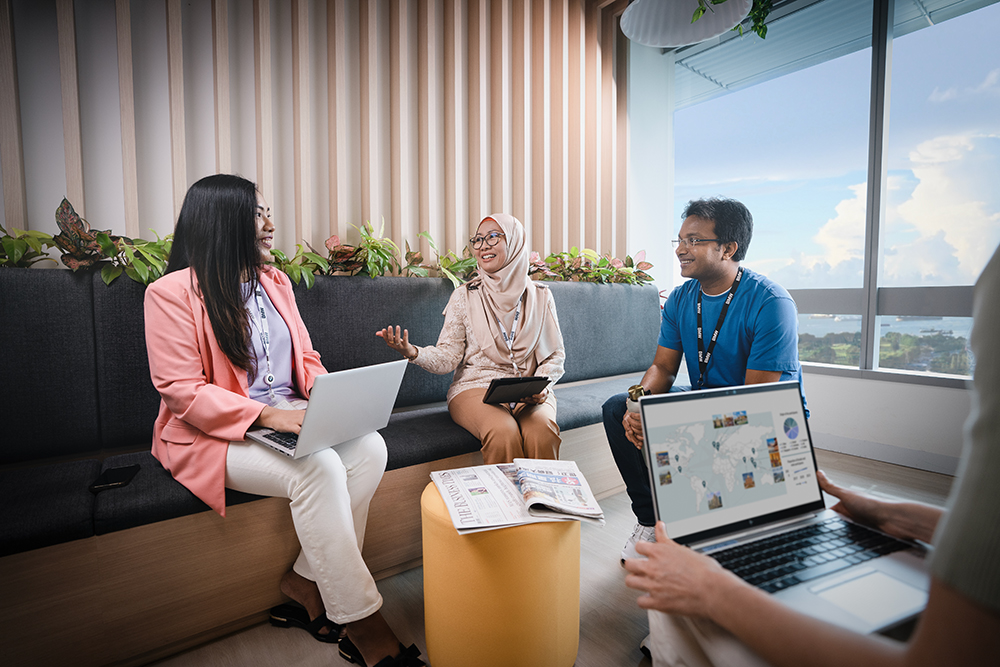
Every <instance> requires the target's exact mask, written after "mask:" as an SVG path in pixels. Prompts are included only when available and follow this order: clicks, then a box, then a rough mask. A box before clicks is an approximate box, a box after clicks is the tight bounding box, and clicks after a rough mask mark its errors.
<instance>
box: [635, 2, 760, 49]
mask: <svg viewBox="0 0 1000 667" xmlns="http://www.w3.org/2000/svg"><path fill="white" fill-rule="evenodd" d="M705 4H706V5H707V9H706V10H705V13H704V14H703V15H702V16H701V18H699V19H698V20H697V21H695V22H693V23H692V22H691V18H692V17H693V16H694V13H695V11H697V9H698V0H635V2H633V3H632V4H631V5H629V6H628V8H627V9H626V10H625V12H624V13H623V14H622V19H621V26H622V32H623V33H625V36H626V37H628V38H629V39H630V40H632V41H633V42H636V43H637V44H644V45H646V46H658V47H662V48H666V47H677V46H687V45H688V44H697V43H698V42H703V41H705V40H706V39H711V38H712V37H717V36H718V35H721V34H722V33H724V32H726V31H728V30H732V29H733V28H734V27H735V26H736V24H737V23H739V22H740V21H742V20H743V19H744V18H746V16H747V14H749V13H750V7H751V6H752V5H753V0H726V2H723V3H721V4H718V5H713V4H712V3H711V1H710V0H705Z"/></svg>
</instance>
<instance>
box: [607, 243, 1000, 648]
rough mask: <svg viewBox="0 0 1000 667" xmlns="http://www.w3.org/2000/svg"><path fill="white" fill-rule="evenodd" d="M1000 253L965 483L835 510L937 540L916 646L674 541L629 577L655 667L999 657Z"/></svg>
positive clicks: (982, 304) (979, 311) (853, 497)
mask: <svg viewBox="0 0 1000 667" xmlns="http://www.w3.org/2000/svg"><path fill="white" fill-rule="evenodd" d="M998 328H1000V249H998V250H997V251H995V252H994V255H993V258H992V259H991V260H990V262H989V264H988V265H987V266H986V268H985V269H984V271H983V273H982V275H981V276H980V278H979V281H978V282H977V283H976V288H975V300H974V306H973V328H972V335H971V337H970V347H971V349H972V353H973V354H974V355H975V358H976V369H975V377H974V379H973V390H972V412H971V414H970V415H969V418H968V420H967V421H966V426H965V443H964V447H963V451H962V457H961V461H960V463H959V469H958V476H957V479H956V483H955V484H954V486H953V487H952V491H951V495H950V496H949V498H948V502H947V506H946V508H945V509H944V510H941V509H940V508H936V507H930V506H927V505H921V504H918V503H903V502H888V501H884V500H878V499H875V498H869V497H867V496H864V495H862V494H858V493H855V492H853V491H849V490H847V489H844V488H841V487H839V486H836V485H834V484H833V483H832V482H830V481H829V480H828V479H827V478H826V477H825V476H824V475H822V474H820V475H819V480H820V484H821V486H822V487H823V490H824V491H826V492H827V493H829V494H831V495H833V496H835V497H836V498H838V500H839V501H840V502H839V503H837V505H835V506H834V507H833V509H834V510H836V511H839V512H841V513H842V514H844V515H846V516H848V517H850V518H851V519H852V520H854V521H858V522H861V523H867V524H869V525H871V526H873V527H875V528H877V529H879V530H881V531H882V532H885V533H887V534H890V535H893V536H895V537H900V538H904V539H918V540H923V541H925V542H932V543H933V544H934V545H935V549H934V551H933V553H932V555H931V556H930V558H931V562H930V571H931V584H930V596H929V598H928V601H927V607H926V609H925V610H924V612H923V614H922V615H921V618H920V620H919V622H918V624H917V626H916V629H915V630H914V633H913V635H912V637H911V638H910V640H909V642H908V643H906V644H903V643H898V642H892V641H888V640H886V639H884V638H881V637H877V636H870V635H862V634H857V633H852V632H849V631H846V630H843V629H841V628H838V627H836V626H833V625H830V624H827V623H824V622H822V621H820V620H817V619H815V618H812V617H807V616H804V615H802V614H799V613H797V612H795V611H792V610H791V609H789V608H788V607H786V606H785V605H783V604H781V603H780V602H778V601H777V600H776V599H774V598H773V597H771V596H770V595H768V594H766V593H764V592H763V591H761V590H760V589H758V588H755V587H753V586H750V585H749V584H747V583H744V582H743V581H742V580H741V579H739V578H737V577H736V575H734V574H732V573H730V572H729V571H728V570H724V569H722V567H721V566H719V565H718V564H717V563H716V562H715V560H713V559H712V558H710V557H708V556H706V555H703V554H700V553H698V552H695V551H693V550H691V549H688V548H685V547H683V546H681V545H679V544H677V543H675V542H672V541H671V540H670V538H669V537H668V535H667V533H666V529H665V528H664V525H663V523H662V522H661V523H658V524H657V525H656V538H657V539H656V543H655V544H650V543H644V544H639V545H638V546H637V547H636V550H637V552H638V554H639V555H640V556H643V557H644V558H636V559H629V560H627V561H626V563H625V568H626V570H627V571H628V572H629V574H628V575H627V576H626V578H625V583H626V584H627V585H628V586H630V587H632V588H635V589H638V590H641V591H645V592H646V594H645V595H643V596H641V597H640V598H639V599H638V604H639V606H640V607H642V608H644V609H648V610H650V613H649V626H650V638H649V640H650V641H649V643H650V649H651V652H652V654H653V664H654V665H665V664H669V665H677V664H683V665H707V664H715V665H726V664H728V665H740V666H741V667H742V666H744V665H757V664H770V665H794V666H796V667H800V666H807V665H851V666H854V665H876V664H877V665H880V666H882V667H891V666H893V665H993V664H996V660H997V656H998V655H1000V559H998V555H1000V497H998V496H1000V492H998V490H997V484H996V478H997V476H998V475H1000V348H998V347H997V345H996V333H995V332H996V331H997V329H998Z"/></svg>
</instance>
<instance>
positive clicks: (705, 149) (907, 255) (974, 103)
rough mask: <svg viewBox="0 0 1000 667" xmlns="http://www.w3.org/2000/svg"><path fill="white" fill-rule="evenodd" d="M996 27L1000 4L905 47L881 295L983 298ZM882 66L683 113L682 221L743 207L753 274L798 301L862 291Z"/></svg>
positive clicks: (999, 111) (894, 104)
mask: <svg viewBox="0 0 1000 667" xmlns="http://www.w3.org/2000/svg"><path fill="white" fill-rule="evenodd" d="M997 26H1000V3H997V4H994V5H991V6H989V7H986V8H984V9H980V10H978V11H975V12H971V13H969V14H966V15H964V16H960V17H958V18H954V19H951V20H949V21H945V22H942V23H940V24H938V25H936V26H934V27H933V28H930V29H923V30H918V31H916V32H913V33H910V34H908V35H904V36H902V37H899V38H897V39H896V40H895V41H894V43H893V52H892V79H891V85H892V88H891V93H890V105H889V108H890V116H889V131H888V146H887V168H888V170H887V171H888V173H887V183H886V187H887V190H888V192H887V198H886V217H885V224H884V226H883V235H882V239H881V246H882V248H883V254H882V266H881V271H882V275H881V279H880V284H881V285H882V286H887V287H903V286H916V285H971V284H973V283H974V282H975V279H976V277H977V276H978V275H979V273H980V272H981V271H982V269H983V267H984V266H985V264H986V262H987V261H988V260H989V258H990V256H991V255H992V254H993V251H994V249H995V248H996V247H997V245H998V244H1000V48H997V46H996V37H995V32H996V28H997ZM777 27H778V26H775V29H777ZM870 59H871V49H865V50H863V51H858V52H856V53H852V54H849V55H847V56H843V57H841V58H838V59H836V60H832V61H829V62H826V63H822V64H820V65H817V66H814V67H811V68H809V69H806V70H802V71H799V72H795V73H793V74H790V75H786V76H784V77H780V78H778V79H774V80H771V81H768V82H766V83H763V84H760V85H757V86H754V87H751V88H748V89H745V90H742V91H737V92H734V93H730V94H728V95H725V96H722V97H719V98H716V99H714V100H710V101H708V102H704V103H701V104H698V105H694V106H692V107H688V108H685V109H681V110H680V111H677V112H676V113H675V114H674V131H675V137H676V138H675V165H676V167H675V168H676V184H675V219H676V220H680V216H681V211H682V210H683V207H684V205H685V204H686V203H687V201H689V200H690V199H694V198H698V197H703V196H712V195H723V196H728V197H734V198H736V199H739V200H740V201H742V202H743V203H744V204H746V205H747V207H748V208H749V209H750V211H751V213H752V214H753V216H754V236H753V241H752V242H751V244H750V247H749V249H748V254H747V258H746V260H745V262H744V264H745V265H746V266H747V267H749V268H751V269H754V270H757V271H760V272H762V273H765V274H767V275H768V276H770V277H771V278H773V279H775V280H777V281H778V282H779V283H781V284H782V285H784V286H785V287H786V288H790V289H795V288H809V287H861V285H862V264H863V258H864V224H865V199H866V194H867V186H866V180H867V175H866V170H867V153H868V111H869V110H868V106H869V77H870V68H871V63H870ZM706 118H711V119H726V121H727V122H713V123H712V125H711V127H712V129H711V131H710V132H709V131H706V130H705V127H706V123H705V119H706ZM681 280H682V279H681V278H680V277H679V275H678V274H676V267H675V284H678V283H679V282H680V281H681Z"/></svg>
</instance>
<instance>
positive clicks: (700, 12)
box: [691, 7, 705, 23]
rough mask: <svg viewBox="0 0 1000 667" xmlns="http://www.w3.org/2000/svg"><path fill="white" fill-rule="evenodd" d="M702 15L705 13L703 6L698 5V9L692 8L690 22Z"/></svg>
mask: <svg viewBox="0 0 1000 667" xmlns="http://www.w3.org/2000/svg"><path fill="white" fill-rule="evenodd" d="M704 15H705V8H704V7H698V9H696V10H694V16H692V17H691V23H694V22H695V21H697V20H698V19H700V18H701V17H702V16H704Z"/></svg>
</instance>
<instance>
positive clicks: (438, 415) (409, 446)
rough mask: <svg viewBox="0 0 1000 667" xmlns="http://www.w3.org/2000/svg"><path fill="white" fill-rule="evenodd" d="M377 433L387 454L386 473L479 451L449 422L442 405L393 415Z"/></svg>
mask: <svg viewBox="0 0 1000 667" xmlns="http://www.w3.org/2000/svg"><path fill="white" fill-rule="evenodd" d="M379 433H380V434H382V437H383V438H384V439H385V446H386V449H388V450H389V461H388V463H386V470H395V469H396V468H405V467H406V466H411V465H415V464H417V463H427V462H428V461H437V460H439V459H444V458H448V457H449V456H458V455H459V454H468V453H470V452H478V451H479V449H480V444H479V440H477V439H476V438H474V437H473V436H472V434H471V433H469V432H468V431H466V430H465V429H464V428H462V427H461V426H459V425H458V424H456V423H455V422H454V421H452V419H451V415H449V414H448V408H447V406H444V405H441V406H435V407H429V408H419V409H417V410H408V411H406V412H397V413H395V414H393V415H392V417H391V418H390V419H389V425H388V426H386V427H385V428H383V429H381V430H380V431H379Z"/></svg>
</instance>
